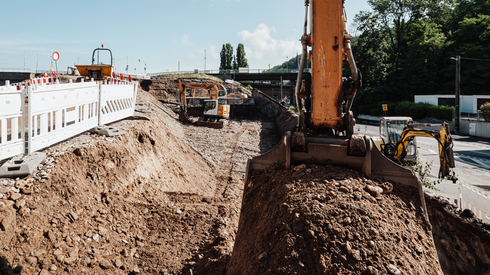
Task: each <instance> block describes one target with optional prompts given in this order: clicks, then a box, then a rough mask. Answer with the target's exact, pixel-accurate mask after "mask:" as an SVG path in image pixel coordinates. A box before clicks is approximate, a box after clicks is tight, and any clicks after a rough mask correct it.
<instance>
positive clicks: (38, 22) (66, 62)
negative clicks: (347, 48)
mask: <svg viewBox="0 0 490 275" xmlns="http://www.w3.org/2000/svg"><path fill="white" fill-rule="evenodd" d="M3 2H4V3H2V5H1V7H2V16H0V24H1V26H2V36H1V37H0V70H1V69H4V70H5V69H24V68H26V69H30V70H31V71H36V69H38V70H49V67H50V66H54V67H56V66H57V67H58V70H59V71H66V70H67V66H71V67H73V66H74V63H80V64H90V63H91V57H92V52H93V51H94V49H95V48H97V47H99V46H101V44H104V47H105V48H109V49H110V50H111V51H112V55H113V60H114V63H115V68H116V72H125V69H126V66H127V65H128V67H129V72H130V73H135V72H136V73H143V72H144V67H145V64H146V69H147V71H146V72H147V73H157V72H166V71H177V70H179V69H180V71H193V70H194V69H198V70H203V69H204V66H206V70H218V69H219V53H220V51H221V47H222V45H223V44H226V43H230V44H231V45H232V46H233V48H234V51H235V53H236V48H237V45H238V44H239V43H242V44H244V46H245V52H246V57H247V60H248V64H249V67H250V69H251V70H254V69H257V70H258V69H266V68H269V65H270V67H273V66H275V65H279V64H282V63H283V62H285V61H286V60H288V59H290V58H291V57H294V56H295V55H296V54H297V53H301V44H300V42H299V38H300V37H301V35H302V32H303V30H302V29H303V25H304V17H305V7H304V0H280V1H277V0H272V1H263V0H262V1H259V0H179V1H169V0H160V1H151V0H147V1H145V0H143V1H125V0H122V1H108V0H99V1H93V0H84V1H66V0H63V1H58V0H52V1H23V0H16V1H3ZM345 7H346V13H347V18H348V22H347V25H348V29H349V31H351V32H354V30H355V29H354V28H353V27H352V25H351V24H352V20H353V18H354V16H355V15H356V14H358V13H359V12H360V11H362V10H370V7H369V5H368V4H367V0H346V4H345ZM55 51H56V52H58V53H59V55H60V58H59V61H58V62H57V63H55V62H54V61H53V59H52V54H53V52H55ZM107 53H108V52H105V54H101V56H100V60H101V62H104V63H110V57H109V56H108V55H107ZM24 56H25V58H24Z"/></svg>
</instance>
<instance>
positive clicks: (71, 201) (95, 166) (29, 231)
mask: <svg viewBox="0 0 490 275" xmlns="http://www.w3.org/2000/svg"><path fill="white" fill-rule="evenodd" d="M137 102H139V103H142V104H143V106H141V105H138V106H139V108H144V109H147V110H149V111H151V113H144V115H146V116H148V117H149V118H150V121H145V120H131V119H127V120H123V121H120V122H117V123H115V124H113V125H112V126H114V127H117V128H119V129H121V130H125V131H126V134H125V135H123V136H120V137H104V136H98V135H92V134H87V133H85V134H82V135H79V136H77V137H75V138H72V139H70V140H67V141H64V142H62V143H60V144H58V145H55V146H53V147H51V148H48V149H46V150H44V152H45V153H46V154H47V158H46V160H45V162H44V163H43V164H42V165H40V166H39V167H38V170H37V171H36V172H34V173H33V174H32V175H30V176H29V177H27V178H25V179H0V274H14V272H21V274H137V273H143V274H180V273H185V272H187V273H192V272H194V273H197V274H225V273H226V266H227V264H228V261H229V258H230V255H231V251H232V248H233V243H234V238H235V233H236V228H237V225H238V218H239V209H240V202H241V195H242V192H243V178H244V175H245V163H246V160H247V159H249V158H251V157H253V156H256V155H259V154H261V153H262V152H264V151H267V150H268V149H270V148H271V147H272V146H274V145H275V144H276V143H277V138H276V136H275V135H274V134H273V132H274V127H273V123H272V122H267V121H247V120H236V121H230V123H228V124H226V125H225V127H224V128H223V129H221V130H220V129H211V128H204V127H196V126H193V125H188V124H182V123H180V122H179V121H178V120H177V114H175V113H174V112H172V110H171V109H170V108H169V107H168V106H166V105H164V104H162V103H161V102H159V100H158V99H157V98H155V97H153V96H152V95H151V94H149V93H147V92H144V91H142V90H139V91H138V98H137ZM138 114H139V115H141V113H138Z"/></svg>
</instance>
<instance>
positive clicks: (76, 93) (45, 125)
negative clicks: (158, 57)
mask: <svg viewBox="0 0 490 275" xmlns="http://www.w3.org/2000/svg"><path fill="white" fill-rule="evenodd" d="M5 83H6V85H5V86H0V160H4V159H7V158H10V157H13V156H15V155H20V154H24V153H25V152H26V151H27V152H28V153H29V154H30V153H32V152H35V151H37V150H40V149H43V148H46V147H48V146H51V145H53V144H55V143H58V142H60V141H63V140H65V139H68V138H71V137H73V136H76V135H78V134H80V133H83V132H85V131H87V130H89V129H91V128H94V127H96V126H101V125H103V124H108V123H111V122H114V121H117V120H121V119H124V118H126V117H129V116H132V115H133V114H134V106H135V101H136V93H137V85H138V84H137V82H128V81H124V80H117V79H112V80H110V81H109V83H104V84H101V83H99V82H94V81H93V80H92V81H91V82H83V80H82V82H80V83H73V82H72V81H71V80H70V82H69V83H65V84H60V79H59V78H57V77H50V78H34V79H30V80H27V81H24V82H21V83H16V84H12V85H10V83H9V81H6V82H5ZM27 99H28V100H27ZM25 103H27V104H28V105H27V106H28V108H27V110H26V109H25ZM26 120H27V121H26ZM26 125H27V130H26ZM26 134H27V144H26V142H25V140H26V136H25V135H26Z"/></svg>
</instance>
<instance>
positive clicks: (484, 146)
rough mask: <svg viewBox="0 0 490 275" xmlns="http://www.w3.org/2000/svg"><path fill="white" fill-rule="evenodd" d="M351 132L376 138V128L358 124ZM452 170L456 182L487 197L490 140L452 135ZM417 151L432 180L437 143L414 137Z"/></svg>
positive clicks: (437, 166) (489, 191)
mask: <svg viewBox="0 0 490 275" xmlns="http://www.w3.org/2000/svg"><path fill="white" fill-rule="evenodd" d="M355 132H356V133H359V134H365V135H369V136H378V135H379V127H378V126H373V125H363V124H359V125H356V126H355ZM452 137H453V143H454V147H453V150H454V156H455V164H456V168H455V169H454V172H455V173H456V177H457V178H458V179H459V180H458V182H461V183H465V184H471V185H474V186H476V187H479V188H482V189H481V191H482V192H483V193H486V194H488V195H490V140H486V139H478V138H473V137H469V136H463V135H452ZM416 140H417V150H418V152H419V157H420V160H421V162H422V163H431V162H432V169H431V172H430V176H431V178H434V179H436V178H437V174H438V171H439V153H438V147H437V146H438V145H437V141H436V140H435V139H432V138H426V137H416Z"/></svg>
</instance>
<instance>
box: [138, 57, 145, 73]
mask: <svg viewBox="0 0 490 275" xmlns="http://www.w3.org/2000/svg"><path fill="white" fill-rule="evenodd" d="M138 62H143V63H145V75H146V61H142V60H141V59H138Z"/></svg>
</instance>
